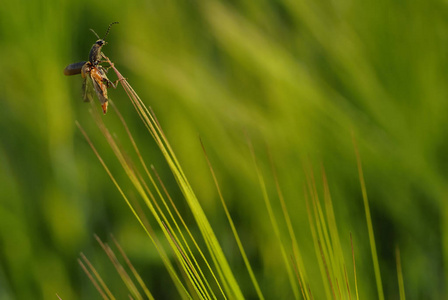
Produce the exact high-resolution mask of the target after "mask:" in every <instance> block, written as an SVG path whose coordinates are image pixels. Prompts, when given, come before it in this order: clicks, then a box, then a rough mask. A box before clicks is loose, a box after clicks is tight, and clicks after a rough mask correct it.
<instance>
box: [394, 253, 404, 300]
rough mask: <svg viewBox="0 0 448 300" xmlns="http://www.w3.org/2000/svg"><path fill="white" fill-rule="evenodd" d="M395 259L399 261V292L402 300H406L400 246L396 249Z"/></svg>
mask: <svg viewBox="0 0 448 300" xmlns="http://www.w3.org/2000/svg"><path fill="white" fill-rule="evenodd" d="M395 259H396V260H397V276H398V291H399V292H400V300H405V299H406V294H405V293H404V280H403V270H402V269H401V256H400V248H398V245H397V246H396V247H395Z"/></svg>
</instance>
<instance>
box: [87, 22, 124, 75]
mask: <svg viewBox="0 0 448 300" xmlns="http://www.w3.org/2000/svg"><path fill="white" fill-rule="evenodd" d="M114 24H118V22H113V23H110V24H109V27H108V28H107V31H106V34H105V35H104V38H102V39H100V37H99V36H98V34H96V32H95V31H93V29H90V30H91V31H92V32H93V33H94V34H95V35H96V37H97V38H98V40H97V41H96V42H95V44H93V45H92V48H91V49H90V53H89V61H90V62H91V63H92V64H93V65H94V66H96V65H98V64H99V63H100V62H101V59H102V58H103V56H104V54H103V52H101V48H103V46H104V45H106V44H107V42H106V41H104V39H105V38H106V37H107V35H108V34H109V31H110V28H111V27H112V25H114Z"/></svg>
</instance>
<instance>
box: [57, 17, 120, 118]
mask: <svg viewBox="0 0 448 300" xmlns="http://www.w3.org/2000/svg"><path fill="white" fill-rule="evenodd" d="M113 24H118V22H113V23H111V24H110V25H109V27H108V28H107V31H106V34H105V35H104V38H102V39H101V38H99V36H98V34H96V32H95V31H93V30H92V29H90V30H92V32H93V33H94V34H95V35H96V36H97V37H98V40H97V41H96V42H95V44H93V45H92V48H91V49H90V53H89V60H88V61H81V62H78V63H73V64H70V65H68V66H67V67H65V69H64V75H67V76H70V75H76V74H81V76H82V78H83V79H84V82H83V98H84V101H86V102H88V101H92V100H93V96H92V94H93V93H94V92H95V93H96V95H97V97H98V100H100V103H101V107H102V109H103V113H104V114H106V112H107V105H108V100H109V98H108V96H107V89H108V88H109V87H111V86H112V87H113V88H115V85H114V83H112V82H111V81H110V80H109V79H108V78H107V76H106V69H105V68H104V67H103V66H101V65H100V63H101V62H102V59H103V58H105V55H104V54H103V52H101V49H102V48H103V46H104V45H105V44H107V43H106V42H105V41H104V39H105V38H106V37H107V35H108V34H109V31H110V27H111V26H112V25H113Z"/></svg>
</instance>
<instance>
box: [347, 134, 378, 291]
mask: <svg viewBox="0 0 448 300" xmlns="http://www.w3.org/2000/svg"><path fill="white" fill-rule="evenodd" d="M353 145H354V148H355V154H356V163H357V165H358V174H359V181H360V183H361V191H362V199H363V201H364V210H365V214H366V220H367V230H368V232H369V241H370V250H371V252H372V260H373V269H374V271H375V280H376V286H377V290H378V298H379V299H380V300H384V292H383V283H382V281H381V272H380V265H379V263H378V254H377V252H376V244H375V235H374V232H373V225H372V217H371V216H370V208H369V200H368V198H367V188H366V183H365V180H364V173H363V172H362V164H361V156H360V155H359V150H358V145H357V143H356V140H355V136H354V135H353Z"/></svg>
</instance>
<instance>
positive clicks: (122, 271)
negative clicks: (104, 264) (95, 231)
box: [95, 235, 143, 299]
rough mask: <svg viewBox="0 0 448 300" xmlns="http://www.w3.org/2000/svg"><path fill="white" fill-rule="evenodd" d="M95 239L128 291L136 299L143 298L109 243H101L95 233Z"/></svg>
mask: <svg viewBox="0 0 448 300" xmlns="http://www.w3.org/2000/svg"><path fill="white" fill-rule="evenodd" d="M95 239H96V240H97V241H98V243H99V244H100V246H101V248H103V250H104V252H105V253H106V255H107V256H108V257H109V259H110V261H111V262H112V264H113V265H114V267H115V269H116V270H117V273H118V274H119V275H120V277H121V279H122V280H123V282H124V284H125V285H126V287H127V288H128V290H129V292H130V293H131V294H133V295H134V296H135V297H136V298H137V299H143V297H142V295H141V294H140V292H139V291H138V289H137V287H136V286H135V284H134V282H133V281H132V279H131V277H130V276H129V274H128V273H127V272H126V270H125V269H124V268H123V265H122V264H121V263H120V262H119V261H118V258H117V256H116V255H115V253H114V252H113V251H112V249H111V248H110V247H109V245H107V244H105V243H103V242H102V241H101V239H100V238H99V237H98V236H97V235H95Z"/></svg>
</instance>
